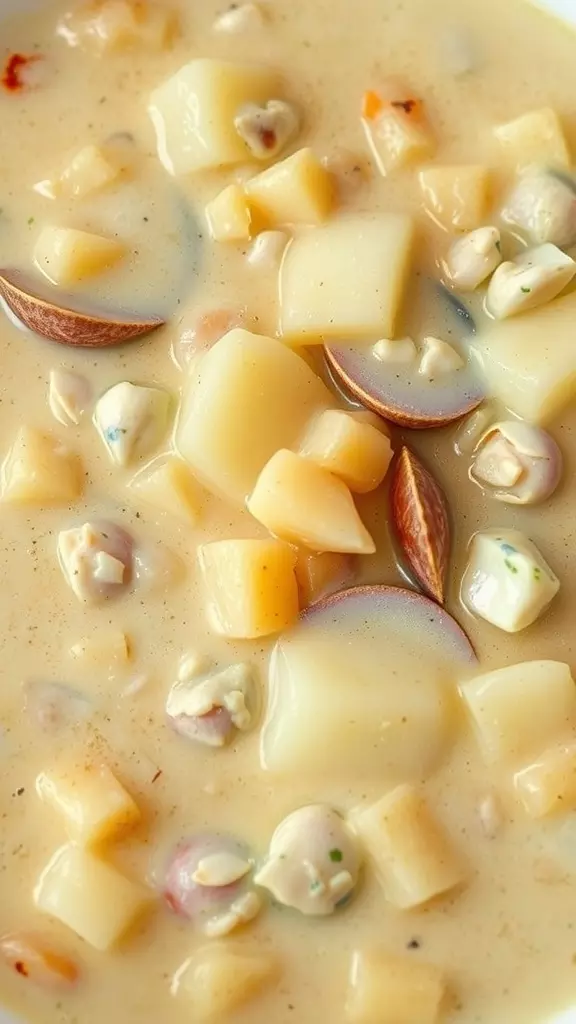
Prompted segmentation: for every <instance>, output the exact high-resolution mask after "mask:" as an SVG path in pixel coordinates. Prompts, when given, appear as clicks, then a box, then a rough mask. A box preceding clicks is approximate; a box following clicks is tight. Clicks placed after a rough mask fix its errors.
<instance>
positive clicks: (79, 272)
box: [34, 225, 126, 285]
mask: <svg viewBox="0 0 576 1024" xmlns="http://www.w3.org/2000/svg"><path fill="white" fill-rule="evenodd" d="M125 254H126V248H125V246H124V245H122V244H121V243H120V242H117V241H116V240H115V239H113V238H103V237H102V236H101V235H92V234H90V233H89V232H88V231H77V230H76V229H75V228H58V227H54V226H52V225H49V226H47V227H45V228H43V229H42V231H41V232H40V235H39V236H38V238H37V240H36V245H35V246H34V262H35V264H36V266H37V268H38V270H40V271H41V272H42V273H43V274H44V275H45V276H46V277H47V278H48V280H49V281H52V283H53V284H56V285H71V284H76V283H77V282H78V281H83V280H84V278H86V277H94V276H95V275H96V274H100V273H102V272H103V271H104V270H108V269H109V268H110V267H113V266H114V265H115V264H116V263H118V262H119V260H121V259H122V258H123V256H124V255H125Z"/></svg>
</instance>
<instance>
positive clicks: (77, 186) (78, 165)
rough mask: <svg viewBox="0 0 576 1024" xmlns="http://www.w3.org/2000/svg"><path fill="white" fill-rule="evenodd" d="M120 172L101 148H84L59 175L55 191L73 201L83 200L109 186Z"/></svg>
mask: <svg viewBox="0 0 576 1024" xmlns="http://www.w3.org/2000/svg"><path fill="white" fill-rule="evenodd" d="M121 171H122V168H121V166H120V164H119V163H118V162H115V161H113V160H112V158H111V157H110V156H109V155H108V154H106V153H105V152H104V150H103V149H102V147H101V146H94V145H90V146H84V148H83V149H81V150H80V151H79V152H78V153H76V155H75V156H74V157H73V158H72V160H71V161H70V163H69V164H68V166H67V167H66V168H65V170H64V171H63V172H62V174H61V175H60V180H59V182H57V185H56V191H57V192H58V193H59V194H60V195H63V196H69V197H70V198H73V199H83V198H84V196H89V195H91V194H92V193H93V192H100V191H101V190H102V189H103V188H106V186H107V185H111V184H112V182H113V181H116V180H117V178H118V177H119V176H120V173H121Z"/></svg>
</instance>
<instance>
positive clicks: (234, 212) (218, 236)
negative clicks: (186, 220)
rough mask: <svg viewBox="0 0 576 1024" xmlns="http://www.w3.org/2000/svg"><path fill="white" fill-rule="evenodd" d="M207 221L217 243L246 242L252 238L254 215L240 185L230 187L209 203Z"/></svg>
mask: <svg viewBox="0 0 576 1024" xmlns="http://www.w3.org/2000/svg"><path fill="white" fill-rule="evenodd" d="M206 219H207V221H208V228H209V230H210V234H211V235H212V238H213V239H214V241H215V242H244V241H247V240H248V239H249V238H250V226H251V223H252V215H251V213H250V207H249V206H248V200H247V198H246V195H245V193H244V191H243V189H241V188H240V186H239V185H228V187H227V188H225V189H224V190H223V191H222V192H220V193H219V194H218V195H217V196H216V198H215V199H213V200H212V202H210V203H208V206H207V207H206Z"/></svg>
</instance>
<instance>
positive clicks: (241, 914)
mask: <svg viewBox="0 0 576 1024" xmlns="http://www.w3.org/2000/svg"><path fill="white" fill-rule="evenodd" d="M261 910H262V900H261V899H260V896H259V895H258V893H256V892H245V893H243V895H242V896H239V897H238V899H237V900H234V902H233V904H232V906H231V907H230V909H229V910H227V911H226V912H225V913H224V914H219V915H218V916H217V917H211V918H210V920H209V921H207V922H206V924H205V925H204V929H203V930H204V934H205V935H207V936H208V937H209V938H210V939H218V938H221V937H222V936H223V935H229V934H230V932H232V931H234V930H235V929H236V928H239V927H240V926H241V925H243V924H248V923H249V922H250V921H253V920H254V918H255V917H257V916H258V914H259V913H260V911H261Z"/></svg>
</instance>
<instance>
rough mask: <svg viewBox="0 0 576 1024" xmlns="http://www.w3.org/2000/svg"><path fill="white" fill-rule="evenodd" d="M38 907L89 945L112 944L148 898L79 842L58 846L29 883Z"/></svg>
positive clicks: (119, 937)
mask: <svg viewBox="0 0 576 1024" xmlns="http://www.w3.org/2000/svg"><path fill="white" fill-rule="evenodd" d="M34 902H35V904H36V906H37V907H38V909H39V910H41V911H42V912H43V913H45V914H49V915H50V917H55V918H56V919H57V920H58V921H61V922H62V924H65V925H66V926H67V927H68V928H71V929H72V931H74V932H76V934H77V935H79V936H80V938H81V939H84V940H85V942H88V943H89V944H90V945H91V946H94V948H95V949H100V950H106V949H110V947H111V946H114V945H115V944H116V943H117V942H118V941H119V940H120V939H121V938H122V936H123V935H124V934H125V933H126V932H127V931H128V929H129V928H130V927H131V926H132V925H133V924H134V923H135V922H136V920H137V919H138V918H139V917H140V916H141V915H142V913H143V912H144V910H145V909H146V907H147V905H148V904H149V902H150V895H149V893H147V892H146V890H145V889H143V888H141V887H140V886H139V885H135V884H134V882H130V881H129V880H128V879H127V878H125V877H124V875H121V874H120V873H119V872H118V871H116V869H115V868H113V867H110V865H109V864H105V863H104V861H102V860H99V859H98V858H97V857H95V856H94V854H92V853H89V852H88V851H87V850H83V849H82V848H81V847H79V846H72V845H71V846H63V847H62V848H61V849H60V850H58V851H57V853H55V855H54V857H53V858H52V860H51V861H50V863H49V864H48V865H47V867H46V868H45V869H44V871H43V872H42V874H41V876H40V879H39V881H38V884H37V885H36V888H35V889H34Z"/></svg>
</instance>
